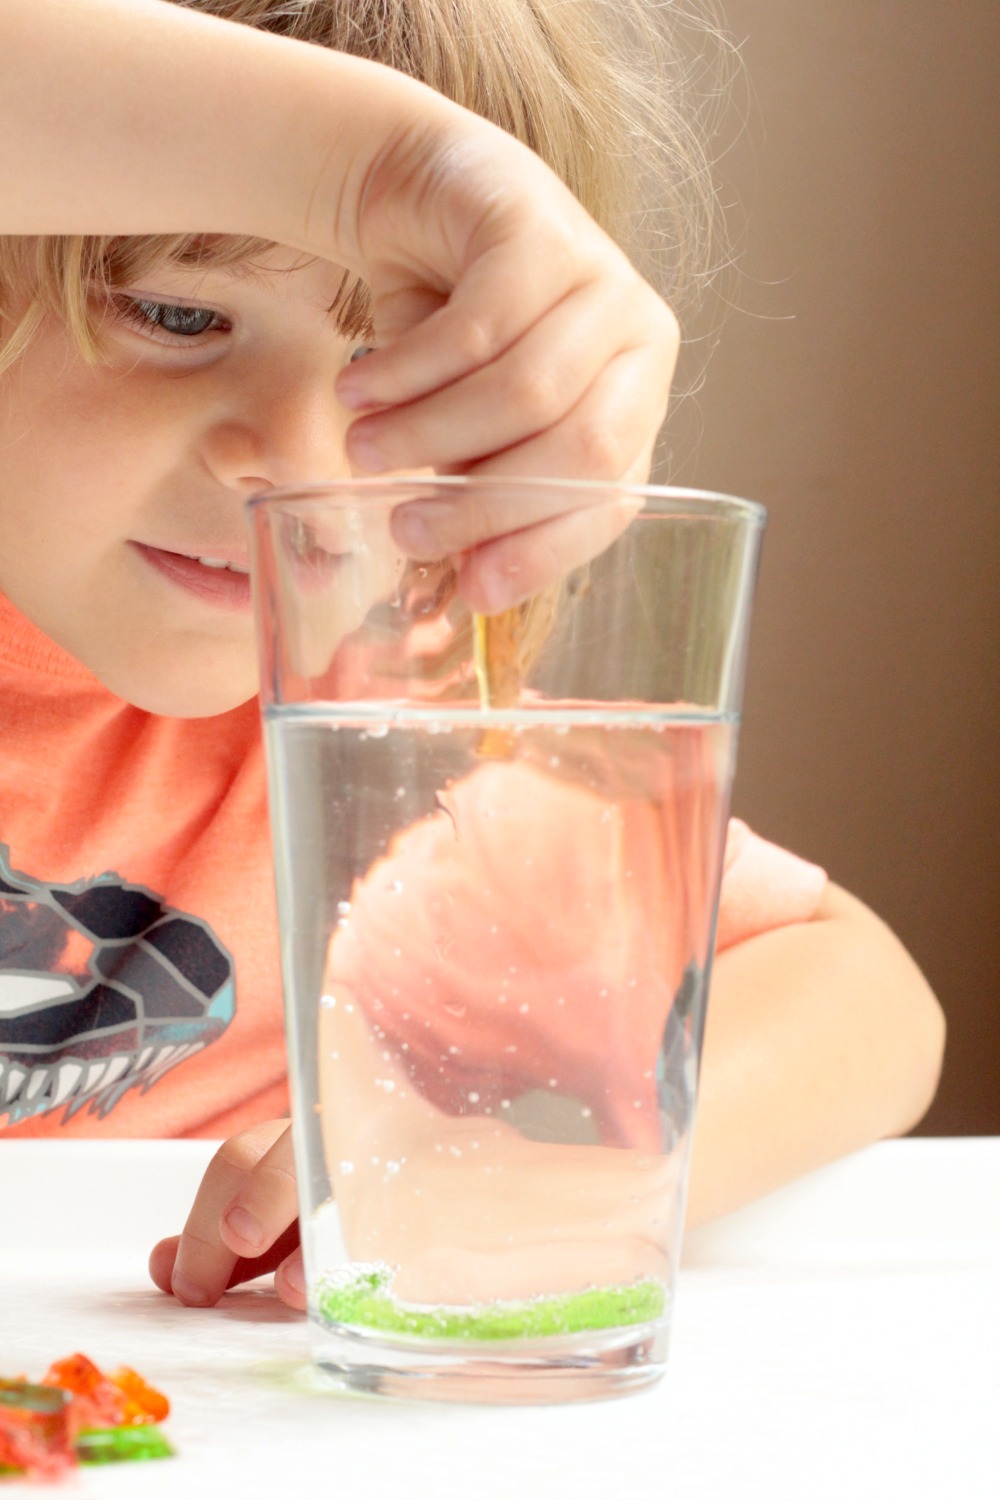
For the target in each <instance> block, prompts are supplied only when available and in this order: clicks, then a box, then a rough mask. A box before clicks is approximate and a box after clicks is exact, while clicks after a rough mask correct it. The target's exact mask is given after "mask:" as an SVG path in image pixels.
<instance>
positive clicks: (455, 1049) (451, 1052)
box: [448, 1047, 461, 1057]
mask: <svg viewBox="0 0 1000 1500" xmlns="http://www.w3.org/2000/svg"><path fill="white" fill-rule="evenodd" d="M460 1051H461V1048H459V1047H449V1048H448V1056H449V1057H457V1056H458V1054H459V1052H460Z"/></svg>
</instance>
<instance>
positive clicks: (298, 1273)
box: [282, 1255, 306, 1292]
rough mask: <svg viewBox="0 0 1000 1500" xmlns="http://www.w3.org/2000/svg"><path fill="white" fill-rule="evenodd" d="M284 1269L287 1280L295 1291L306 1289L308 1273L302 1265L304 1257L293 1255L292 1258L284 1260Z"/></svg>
mask: <svg viewBox="0 0 1000 1500" xmlns="http://www.w3.org/2000/svg"><path fill="white" fill-rule="evenodd" d="M282 1270H283V1271H284V1273H285V1280H286V1281H287V1282H288V1285H289V1286H290V1287H291V1289H292V1291H293V1292H304V1291H305V1289H306V1275H305V1271H304V1269H303V1266H302V1259H301V1257H300V1256H298V1255H293V1256H292V1257H291V1259H290V1260H286V1261H285V1262H284V1265H283V1266H282Z"/></svg>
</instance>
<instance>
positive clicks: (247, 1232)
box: [223, 1208, 264, 1250]
mask: <svg viewBox="0 0 1000 1500" xmlns="http://www.w3.org/2000/svg"><path fill="white" fill-rule="evenodd" d="M223 1218H224V1220H225V1223H226V1228H227V1229H228V1230H229V1231H230V1232H231V1233H232V1234H234V1235H235V1236H236V1238H237V1239H238V1240H242V1241H243V1243H244V1244H245V1245H252V1246H253V1247H254V1249H255V1250H256V1249H257V1247H258V1246H259V1245H262V1244H263V1243H264V1231H263V1229H262V1228H261V1226H260V1224H259V1223H258V1221H257V1220H256V1219H255V1218H254V1216H253V1214H251V1213H248V1212H247V1210H246V1209H245V1208H231V1209H230V1210H229V1212H228V1213H227V1214H223Z"/></svg>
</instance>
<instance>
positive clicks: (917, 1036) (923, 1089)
mask: <svg viewBox="0 0 1000 1500" xmlns="http://www.w3.org/2000/svg"><path fill="white" fill-rule="evenodd" d="M914 967H916V966H915V965H914ZM916 977H917V980H918V983H917V984H916V985H915V986H914V989H915V990H916V993H915V994H914V995H913V996H912V1003H911V1020H910V1030H909V1038H908V1049H907V1050H908V1053H909V1059H908V1063H909V1066H908V1073H907V1083H908V1088H907V1089H906V1090H905V1091H904V1099H903V1101H902V1102H903V1108H902V1114H901V1121H900V1125H899V1128H898V1129H897V1130H895V1131H893V1132H892V1134H894V1135H905V1134H906V1132H907V1131H909V1130H912V1129H913V1128H914V1126H916V1125H919V1124H920V1121H921V1120H922V1119H923V1118H924V1115H925V1114H926V1113H927V1111H928V1110H929V1109H930V1107H931V1105H932V1103H933V1102H934V1097H935V1095H936V1094H937V1090H938V1084H939V1083H940V1081H941V1068H942V1066H943V1063H944V1047H945V1040H946V1036H947V1029H948V1028H947V1023H946V1021H945V1017H944V1011H943V1010H942V1009H941V1006H940V1004H939V1002H938V1000H937V997H936V996H935V994H934V992H933V991H932V989H931V987H930V985H929V984H928V983H927V981H926V979H924V977H923V975H922V974H921V973H920V972H919V970H918V971H917V976H916Z"/></svg>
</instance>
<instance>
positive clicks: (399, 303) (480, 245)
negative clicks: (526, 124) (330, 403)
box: [337, 133, 627, 411]
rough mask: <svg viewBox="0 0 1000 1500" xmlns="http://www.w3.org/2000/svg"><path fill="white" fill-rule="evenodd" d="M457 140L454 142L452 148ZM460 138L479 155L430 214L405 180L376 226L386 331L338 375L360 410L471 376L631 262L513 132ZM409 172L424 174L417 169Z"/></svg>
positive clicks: (380, 326) (376, 281)
mask: <svg viewBox="0 0 1000 1500" xmlns="http://www.w3.org/2000/svg"><path fill="white" fill-rule="evenodd" d="M498 145H499V146H500V148H501V151H502V155H498V153H497V149H496V148H497V146H498ZM455 147H456V142H455V141H454V140H451V141H448V142H446V143H445V149H446V150H447V151H448V152H449V153H450V154H451V155H452V156H454V154H455ZM483 147H485V149H482V148H483ZM461 149H464V150H465V151H469V150H472V151H473V152H474V153H476V152H478V153H479V155H480V158H481V159H480V160H479V161H478V162H475V161H467V162H465V163H464V165H465V169H466V170H465V172H464V174H463V173H455V172H454V171H452V172H451V173H450V174H449V175H450V183H449V186H450V189H451V191H450V192H449V191H445V192H443V193H442V192H440V191H438V192H437V193H436V194H435V198H434V201H433V203H432V205H431V214H430V216H428V206H427V204H426V203H413V202H412V201H411V196H412V195H411V192H410V191H409V184H407V185H405V186H404V185H402V184H400V183H398V182H397V183H396V184H394V185H393V188H394V190H393V191H391V192H390V193H389V194H388V205H389V208H390V214H389V216H387V218H385V219H383V221H382V222H381V223H380V224H379V225H378V227H375V226H374V224H373V225H372V227H371V229H370V233H371V235H372V237H373V239H374V240H377V241H379V249H380V251H381V252H382V253H381V254H379V253H376V254H374V255H373V256H372V257H370V258H369V259H368V281H369V284H370V286H371V288H372V293H373V296H374V309H375V326H376V329H377V330H378V333H379V337H380V339H382V340H385V343H384V344H383V346H382V347H381V348H380V349H379V350H378V351H377V352H376V354H375V355H373V356H372V358H371V360H370V361H369V360H364V361H360V362H359V364H358V365H357V366H355V367H352V368H350V369H347V370H345V371H343V373H342V374H341V375H340V377H339V378H338V381H337V393H338V396H339V398H340V399H341V400H342V401H343V402H344V404H345V405H346V406H348V407H349V408H351V409H352V410H355V411H361V410H364V409H366V408H368V407H380V406H397V405H400V404H402V403H405V402H409V401H413V400H416V399H418V398H419V397H421V396H424V395H426V394H428V393H429V392H430V391H434V390H439V389H441V388H442V387H443V386H446V385H451V384H453V383H454V382H455V381H457V380H461V379H463V378H464V377H465V376H467V375H469V374H470V373H471V372H472V371H474V370H477V369H479V368H480V367H481V366H482V365H484V364H488V363H489V362H490V361H491V360H494V359H496V358H498V357H499V356H500V355H501V354H502V353H503V352H504V350H506V349H509V348H511V347H512V345H513V344H515V343H516V342H517V341H518V340H519V339H520V338H522V337H523V336H524V334H525V333H526V332H527V330H528V329H530V328H532V327H533V326H534V324H535V323H536V322H537V321H538V319H539V318H541V317H542V316H543V315H544V314H545V313H546V312H548V311H549V310H550V309H551V308H552V307H554V306H555V305H556V304H557V303H559V302H560V301H561V300H562V299H563V298H564V297H565V296H567V295H568V294H569V293H571V292H572V291H574V290H575V289H576V288H577V287H580V286H583V285H585V284H586V283H587V282H589V281H591V280H593V279H596V278H598V277H604V276H606V275H608V274H616V273H617V272H618V270H619V268H620V266H621V265H623V264H625V265H627V260H626V257H625V256H624V255H623V253H622V252H621V250H620V249H619V248H618V247H617V246H616V245H615V244H614V242H613V241H612V240H611V239H609V238H608V236H607V235H605V234H603V233H602V231H601V230H599V229H598V228H597V226H596V225H595V224H594V222H593V220H592V219H591V218H590V217H589V216H588V215H587V214H586V213H585V211H584V210H583V209H582V208H581V207H580V205H579V203H577V201H576V199H575V198H573V196H572V194H571V193H570V192H569V191H568V189H567V188H566V187H565V185H564V184H563V183H562V182H560V181H559V179H558V178H557V177H556V176H555V175H554V174H553V173H552V172H551V171H549V169H548V168H546V167H544V166H543V165H542V163H541V162H540V161H539V159H538V158H537V157H536V156H534V155H533V154H532V153H531V152H530V151H528V150H527V149H526V148H524V147H522V146H521V145H520V144H519V143H517V142H515V141H513V140H512V139H511V138H510V137H509V136H502V135H501V136H499V137H498V136H496V135H493V134H492V133H491V138H490V139H489V141H483V140H481V141H480V142H479V143H478V145H477V144H475V143H473V142H471V141H466V142H465V143H464V146H463V148H461ZM453 165H454V163H453ZM503 179H506V180H503ZM412 181H413V183H414V184H415V185H416V186H419V175H417V176H415V177H414V178H413V179H412ZM487 182H489V183H490V188H489V193H488V198H489V200H490V202H489V204H488V206H487V208H486V212H485V213H484V212H483V209H484V198H485V196H486V195H484V193H483V190H482V185H483V184H485V183H487ZM439 187H440V184H439ZM401 189H402V190H401ZM376 217H377V216H376ZM389 218H391V222H389ZM473 225H474V227H473ZM470 229H471V234H470ZM418 242H419V243H421V244H422V245H423V252H424V253H423V254H422V255H421V254H420V252H419V251H418V250H415V249H414V246H415V245H416V244H417V243H418ZM463 242H464V243H463ZM361 364H365V365H367V366H368V368H367V369H365V370H364V371H363V372H362V370H361V368H360V365H361Z"/></svg>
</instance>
